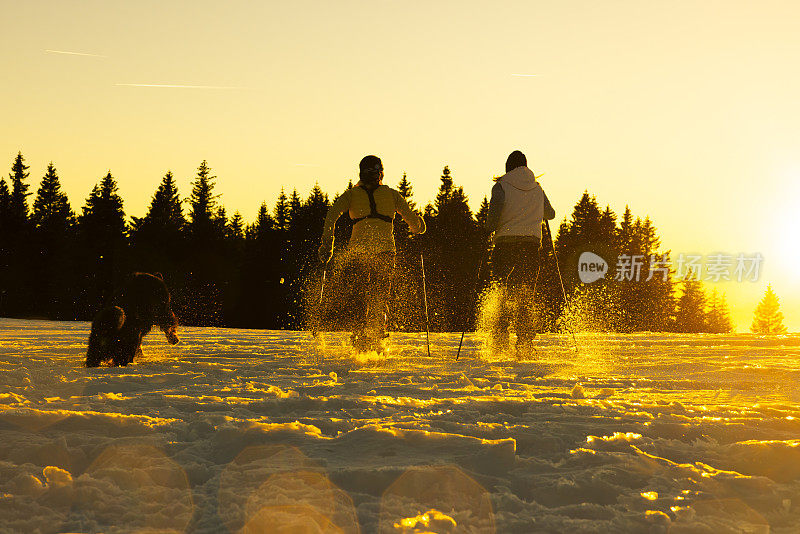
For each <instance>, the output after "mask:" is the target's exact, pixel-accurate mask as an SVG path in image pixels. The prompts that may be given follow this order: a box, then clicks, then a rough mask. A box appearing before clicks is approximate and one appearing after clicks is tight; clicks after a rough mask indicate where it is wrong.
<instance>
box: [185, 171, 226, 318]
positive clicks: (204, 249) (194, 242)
mask: <svg viewBox="0 0 800 534" xmlns="http://www.w3.org/2000/svg"><path fill="white" fill-rule="evenodd" d="M216 179H217V177H216V176H212V174H211V168H210V167H209V166H208V162H207V161H206V160H203V161H202V162H201V163H200V166H199V167H198V168H197V175H196V176H195V178H194V181H193V182H192V194H191V196H190V198H189V205H190V208H189V217H188V222H187V224H186V229H187V234H188V245H189V253H188V254H187V261H188V262H189V265H190V266H191V267H190V269H189V272H188V274H187V282H186V286H187V294H188V295H191V296H192V301H191V302H189V301H186V302H185V303H182V304H183V307H182V309H180V315H182V316H183V317H186V318H187V319H188V321H189V322H191V323H192V324H197V325H207V326H211V325H214V326H219V325H222V324H224V322H225V315H226V313H229V312H231V309H232V308H231V303H230V302H229V301H228V300H227V299H229V298H230V292H231V291H232V289H231V280H232V279H233V277H235V267H234V265H235V263H234V262H235V261H236V258H235V257H234V256H232V250H231V249H230V248H229V247H228V243H227V242H226V241H225V234H226V231H227V230H226V228H227V225H228V220H227V215H226V213H225V208H224V206H220V205H218V202H217V199H218V198H219V195H215V194H214V188H215V186H216V182H215V181H216Z"/></svg>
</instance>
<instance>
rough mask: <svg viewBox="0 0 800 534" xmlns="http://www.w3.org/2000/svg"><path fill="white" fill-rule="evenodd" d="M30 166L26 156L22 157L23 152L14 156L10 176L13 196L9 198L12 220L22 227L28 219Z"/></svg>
mask: <svg viewBox="0 0 800 534" xmlns="http://www.w3.org/2000/svg"><path fill="white" fill-rule="evenodd" d="M29 168H30V167H28V166H27V165H25V158H23V157H22V152H19V153H17V157H16V158H14V164H13V165H12V166H11V174H9V176H8V177H9V181H10V182H11V197H10V199H9V200H10V201H9V210H10V215H11V220H12V221H13V223H14V224H15V225H18V226H20V227H22V226H23V225H24V224H25V223H27V221H28V196H29V195H30V193H29V192H28V188H29V187H30V186H29V185H28V184H27V183H25V182H26V181H27V179H28V176H30V173H29V172H28V169H29Z"/></svg>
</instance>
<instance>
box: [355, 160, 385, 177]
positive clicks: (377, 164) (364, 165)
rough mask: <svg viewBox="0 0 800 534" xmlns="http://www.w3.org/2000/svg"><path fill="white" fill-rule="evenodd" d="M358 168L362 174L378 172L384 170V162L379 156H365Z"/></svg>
mask: <svg viewBox="0 0 800 534" xmlns="http://www.w3.org/2000/svg"><path fill="white" fill-rule="evenodd" d="M358 170H359V172H360V173H361V174H363V173H370V174H377V173H379V172H381V171H382V170H383V163H381V158H379V157H378V156H372V155H370V156H364V158H363V159H362V160H361V162H360V163H359V164H358Z"/></svg>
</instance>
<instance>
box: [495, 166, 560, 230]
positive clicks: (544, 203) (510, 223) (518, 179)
mask: <svg viewBox="0 0 800 534" xmlns="http://www.w3.org/2000/svg"><path fill="white" fill-rule="evenodd" d="M497 184H498V185H499V186H501V187H502V192H503V194H502V197H503V198H502V201H501V202H502V207H501V209H500V214H499V218H498V221H497V226H496V228H495V240H496V239H497V238H500V237H511V236H514V237H522V236H526V237H535V238H536V239H537V240H541V238H542V220H543V219H544V218H545V216H547V215H549V217H547V218H548V219H550V218H552V217H553V216H554V214H552V215H551V213H549V212H552V211H553V208H552V207H550V202H549V200H547V197H546V195H545V194H544V191H543V190H542V186H540V185H539V182H537V181H536V177H535V176H534V174H533V171H532V170H530V169H529V168H528V167H524V166H523V167H517V168H516V169H514V170H512V171H510V172H507V173H506V174H504V175H503V176H501V177H500V178H498V179H497ZM495 188H497V186H495ZM493 196H494V191H493ZM493 200H494V199H493Z"/></svg>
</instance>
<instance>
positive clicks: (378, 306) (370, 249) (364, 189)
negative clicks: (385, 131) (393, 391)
mask: <svg viewBox="0 0 800 534" xmlns="http://www.w3.org/2000/svg"><path fill="white" fill-rule="evenodd" d="M359 178H360V180H359V182H358V183H357V184H356V186H355V187H353V188H351V189H348V190H347V191H345V192H344V193H343V194H342V196H340V197H339V198H338V199H336V201H335V202H334V203H333V205H332V206H331V207H330V209H329V210H328V214H327V217H326V218H325V227H324V229H323V234H322V244H321V245H320V247H319V259H320V261H322V262H323V263H327V262H328V261H330V259H331V256H332V254H333V230H334V225H335V224H336V221H337V220H338V219H339V217H340V216H341V215H342V214H343V213H345V212H347V213H348V214H349V215H350V218H351V219H352V221H353V233H352V235H351V237H350V241H349V243H348V246H347V249H346V251H345V258H344V265H345V267H344V269H343V272H342V276H341V277H340V278H339V279H340V280H341V283H342V285H344V284H346V285H347V286H348V287H347V288H340V289H350V292H349V295H348V296H347V297H346V298H345V300H344V302H342V303H341V307H343V308H346V309H349V310H350V311H351V312H353V313H354V314H355V315H356V324H354V325H353V326H354V327H353V335H352V337H351V340H352V342H353V346H354V347H355V348H356V349H357V350H359V351H363V352H366V351H369V350H376V351H378V352H382V351H383V348H384V347H383V340H384V339H385V338H386V337H388V334H387V333H386V320H387V311H388V302H389V297H390V294H391V283H392V275H393V271H394V262H395V243H394V232H393V231H392V224H393V223H392V221H393V219H394V214H395V213H399V214H400V215H401V216H402V217H403V219H404V220H405V221H406V223H408V227H409V229H410V230H411V232H413V233H417V234H422V233H424V232H425V221H424V219H423V218H422V217H421V216H420V215H418V214H417V213H415V212H414V211H412V210H411V208H410V207H409V206H408V202H406V199H405V198H403V196H402V195H401V194H400V193H399V192H398V191H396V190H394V189H392V188H390V187H388V186H386V185H383V164H382V163H381V160H380V158H378V157H377V156H366V157H365V158H364V159H362V160H361V162H360V163H359Z"/></svg>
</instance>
